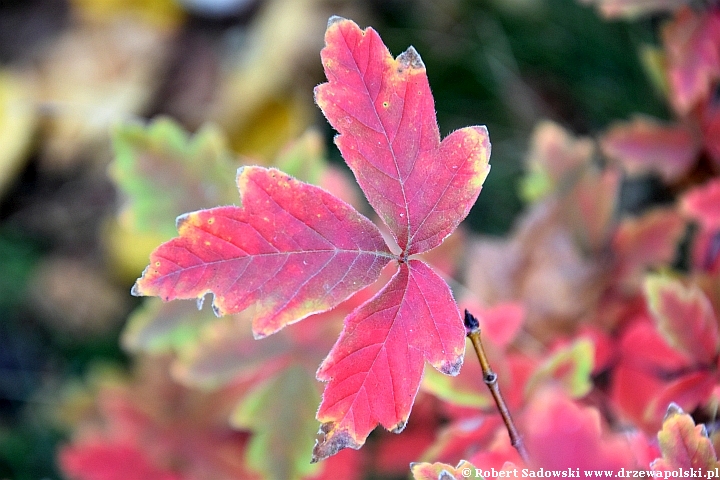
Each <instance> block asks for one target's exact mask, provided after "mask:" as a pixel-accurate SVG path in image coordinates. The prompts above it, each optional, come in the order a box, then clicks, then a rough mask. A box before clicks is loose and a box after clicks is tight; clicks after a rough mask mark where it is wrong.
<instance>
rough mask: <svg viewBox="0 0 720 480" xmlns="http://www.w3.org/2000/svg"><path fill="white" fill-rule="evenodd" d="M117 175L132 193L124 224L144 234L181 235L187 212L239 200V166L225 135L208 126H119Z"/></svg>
mask: <svg viewBox="0 0 720 480" xmlns="http://www.w3.org/2000/svg"><path fill="white" fill-rule="evenodd" d="M113 145H114V148H115V161H114V162H113V163H112V164H111V166H110V169H111V170H110V171H111V175H112V177H113V178H114V180H115V182H116V183H117V184H118V186H119V187H120V189H121V191H122V192H123V193H124V194H125V195H126V197H127V200H126V204H125V207H124V208H123V211H122V212H121V214H120V219H121V222H122V223H124V224H125V225H128V226H130V227H131V228H133V229H134V230H136V231H137V232H139V233H148V232H159V233H161V234H162V235H163V236H165V237H166V239H167V238H171V237H172V236H174V235H175V233H176V228H175V218H176V217H177V216H179V215H181V214H183V213H186V212H190V211H195V210H200V209H202V208H209V207H214V206H218V205H228V204H232V203H233V202H237V200H238V199H237V189H236V186H235V183H234V182H233V178H234V176H235V170H236V166H235V165H233V164H232V162H231V154H230V152H229V150H228V149H227V144H226V141H225V138H224V136H223V134H222V133H221V132H220V131H219V130H218V129H217V128H215V127H213V126H211V125H206V126H204V127H203V128H201V129H200V130H199V131H198V132H197V133H196V134H195V135H192V136H190V135H189V134H188V133H187V132H186V131H185V130H183V129H182V127H180V125H178V124H177V123H176V122H175V121H173V120H171V119H169V118H158V119H155V120H154V121H152V122H151V123H149V124H147V125H143V124H140V123H135V122H127V123H123V124H118V125H117V126H116V127H115V129H114V132H113Z"/></svg>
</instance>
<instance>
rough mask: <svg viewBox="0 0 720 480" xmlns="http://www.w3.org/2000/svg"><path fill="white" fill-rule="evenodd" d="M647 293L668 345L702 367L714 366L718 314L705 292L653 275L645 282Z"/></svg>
mask: <svg viewBox="0 0 720 480" xmlns="http://www.w3.org/2000/svg"><path fill="white" fill-rule="evenodd" d="M645 293H646V296H647V299H648V305H649V307H650V311H651V313H652V315H653V316H654V317H655V320H656V321H657V322H658V328H659V330H660V332H661V333H662V334H663V336H664V337H665V339H666V340H667V341H668V343H669V344H670V345H672V346H673V347H675V348H676V349H677V350H679V351H681V352H684V353H685V354H687V355H688V356H690V357H691V358H693V359H694V360H695V361H697V362H698V363H700V364H704V365H711V364H712V363H713V359H714V358H715V357H716V355H717V351H718V342H719V341H720V338H718V325H717V318H716V317H715V312H714V311H713V307H712V304H711V303H710V300H708V298H707V297H706V296H705V294H704V293H703V291H702V290H700V288H699V287H697V286H695V285H693V286H692V287H690V288H686V287H685V286H683V284H682V283H680V281H679V280H674V279H672V278H669V277H667V276H665V275H651V276H649V277H648V278H647V279H646V280H645Z"/></svg>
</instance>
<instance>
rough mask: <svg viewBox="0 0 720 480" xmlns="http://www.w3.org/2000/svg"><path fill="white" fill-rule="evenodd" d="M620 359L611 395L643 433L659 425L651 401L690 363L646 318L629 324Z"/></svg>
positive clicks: (658, 417)
mask: <svg viewBox="0 0 720 480" xmlns="http://www.w3.org/2000/svg"><path fill="white" fill-rule="evenodd" d="M619 354H620V359H619V362H618V365H617V367H616V368H615V371H614V373H613V379H612V387H611V397H612V398H613V400H614V402H615V403H616V404H617V405H618V406H619V407H620V409H621V410H622V412H623V413H624V414H625V415H626V416H628V417H630V418H631V419H632V420H633V421H634V422H635V424H636V425H638V426H639V427H641V428H643V429H644V430H645V431H646V432H648V433H650V432H655V431H657V429H658V428H659V427H660V424H661V420H662V415H658V413H662V412H658V411H657V410H655V408H654V406H653V405H654V404H655V403H654V402H656V399H657V398H660V396H661V395H662V394H663V392H664V391H665V389H666V388H668V385H670V384H671V381H672V380H671V379H672V378H673V376H674V377H675V378H677V374H676V372H683V371H688V370H689V369H690V368H691V367H692V363H691V361H690V359H689V358H687V356H686V355H684V354H682V353H680V352H678V351H676V350H674V349H673V348H671V347H670V346H669V345H668V344H667V342H666V341H665V339H664V338H663V337H662V336H661V335H660V333H658V331H657V329H656V328H655V327H654V325H652V323H651V322H650V321H649V320H643V321H640V322H635V323H634V324H633V325H630V326H629V327H628V328H627V330H626V331H625V334H624V335H623V338H622V340H621V342H620V352H619Z"/></svg>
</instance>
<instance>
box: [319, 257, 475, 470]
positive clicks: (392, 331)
mask: <svg viewBox="0 0 720 480" xmlns="http://www.w3.org/2000/svg"><path fill="white" fill-rule="evenodd" d="M438 312H442V313H441V314H442V315H444V316H445V317H446V318H437V315H438ZM464 350H465V330H464V327H463V325H462V320H461V317H460V312H459V311H458V309H457V305H456V304H455V301H454V300H453V298H452V294H451V293H450V289H449V287H448V286H447V284H446V283H445V281H444V280H443V279H442V278H440V277H439V276H438V275H437V274H436V273H435V272H433V271H432V270H431V269H430V267H428V266H427V265H426V264H424V263H423V262H421V261H419V260H411V261H410V262H408V263H407V264H401V266H400V269H399V271H398V272H397V273H396V275H395V276H394V277H393V278H392V280H390V282H389V283H388V284H387V285H386V286H385V288H383V290H381V291H380V292H379V293H378V295H376V296H375V297H373V298H372V299H371V300H370V301H368V302H366V303H365V304H363V305H362V306H361V307H359V308H358V309H357V310H355V311H354V312H353V313H351V314H350V315H349V316H348V317H347V319H346V320H345V329H344V330H343V332H342V334H341V335H340V338H339V339H338V341H337V343H336V344H335V346H334V347H333V349H332V350H331V351H330V354H329V355H328V357H327V358H326V359H325V361H323V363H322V365H321V366H320V369H319V370H318V373H317V378H318V379H319V380H323V381H327V382H329V383H328V385H327V386H326V388H325V392H324V393H323V400H322V403H321V404H320V409H319V410H318V414H317V418H318V420H319V421H320V422H322V423H323V426H322V427H321V431H322V432H323V433H324V434H325V438H323V439H322V441H321V442H319V443H318V444H316V446H315V449H314V451H313V460H314V461H318V460H321V459H324V458H327V457H329V456H330V455H334V454H335V453H337V452H338V451H339V450H340V449H342V448H346V447H351V448H355V449H357V448H360V446H362V444H363V443H364V442H365V438H366V437H367V436H368V434H369V433H370V432H371V431H372V430H373V429H374V428H375V427H376V426H377V425H378V424H380V425H382V426H384V427H385V428H387V429H389V430H393V431H396V432H399V431H401V430H402V429H403V428H404V426H405V424H406V422H407V418H408V416H409V414H410V409H411V408H412V405H413V402H414V400H415V396H416V394H417V391H418V388H419V386H420V380H421V377H422V371H423V367H424V360H427V361H428V362H429V363H430V364H432V365H433V366H434V367H435V368H436V369H438V370H440V371H441V372H443V373H446V374H449V375H455V374H457V372H458V371H459V369H460V366H461V364H462V359H463V354H464Z"/></svg>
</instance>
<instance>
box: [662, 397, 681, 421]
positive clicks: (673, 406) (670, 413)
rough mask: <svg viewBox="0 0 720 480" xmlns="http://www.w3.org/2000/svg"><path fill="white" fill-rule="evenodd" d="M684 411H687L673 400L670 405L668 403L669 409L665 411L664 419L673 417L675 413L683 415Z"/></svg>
mask: <svg viewBox="0 0 720 480" xmlns="http://www.w3.org/2000/svg"><path fill="white" fill-rule="evenodd" d="M684 413H685V411H683V409H682V408H680V405H678V404H677V403H675V402H672V403H670V405H668V408H667V411H666V412H665V418H664V419H663V421H665V420H667V419H669V418H672V417H674V416H675V415H683V414H684Z"/></svg>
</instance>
